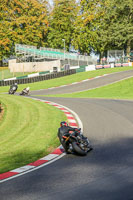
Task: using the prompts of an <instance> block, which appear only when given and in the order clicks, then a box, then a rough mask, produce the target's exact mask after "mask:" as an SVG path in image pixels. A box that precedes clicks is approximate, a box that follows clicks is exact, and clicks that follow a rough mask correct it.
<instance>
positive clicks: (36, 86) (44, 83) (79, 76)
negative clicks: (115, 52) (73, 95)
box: [0, 67, 133, 93]
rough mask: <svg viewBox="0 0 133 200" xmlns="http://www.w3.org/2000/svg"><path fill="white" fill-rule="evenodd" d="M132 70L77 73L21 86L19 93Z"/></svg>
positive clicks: (6, 88)
mask: <svg viewBox="0 0 133 200" xmlns="http://www.w3.org/2000/svg"><path fill="white" fill-rule="evenodd" d="M132 69H133V67H117V68H112V69H101V70H96V71H89V72H81V73H76V74H73V75H70V76H65V77H61V78H56V79H51V80H46V81H40V82H35V83H30V84H21V85H19V87H18V91H21V90H22V89H23V88H25V87H27V86H29V87H30V90H31V91H32V90H39V89H47V88H51V87H58V86H61V85H67V84H71V83H73V82H78V81H82V80H85V79H88V78H93V77H96V76H101V75H104V74H110V73H115V72H120V71H127V70H132ZM8 90H9V86H4V87H0V93H2V92H7V91H8Z"/></svg>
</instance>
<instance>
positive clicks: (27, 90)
mask: <svg viewBox="0 0 133 200" xmlns="http://www.w3.org/2000/svg"><path fill="white" fill-rule="evenodd" d="M29 92H30V87H27V88H24V89H23V90H22V92H21V94H22V95H23V94H27V95H28V94H29Z"/></svg>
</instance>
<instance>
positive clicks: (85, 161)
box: [0, 70, 133, 200]
mask: <svg viewBox="0 0 133 200" xmlns="http://www.w3.org/2000/svg"><path fill="white" fill-rule="evenodd" d="M127 74H128V75H127ZM117 75H118V80H120V76H121V79H123V78H124V76H126V77H128V76H130V75H131V76H132V75H133V71H132V70H131V71H130V72H125V73H117ZM107 77H110V78H109V79H110V82H111V77H112V82H113V81H114V79H113V78H114V75H109V76H107ZM107 77H106V78H107ZM103 79H104V81H105V77H103V78H99V79H96V80H95V81H96V82H97V81H99V85H100V84H103ZM116 79H117V78H116V75H115V81H117V80H116ZM95 81H94V80H92V82H93V83H94V82H95ZM92 82H91V81H89V82H87V84H88V86H89V84H91V87H93V83H92ZM101 82H102V83H101ZM106 83H108V80H107V81H106ZM84 84H85V85H86V82H84ZM95 84H96V83H95ZM95 84H94V87H95ZM81 85H82V86H81V87H83V83H81ZM75 86H76V85H75ZM77 86H78V88H79V90H80V89H81V88H80V83H79V84H77ZM70 87H71V86H66V87H64V89H65V92H67V91H68V92H69V91H70V90H71V89H70ZM85 87H86V86H85ZM67 89H68V90H67ZM85 89H86V88H85ZM53 90H54V89H53ZM56 90H58V91H59V90H60V88H57V89H56ZM61 90H63V88H61ZM47 91H52V90H47ZM40 92H42V94H43V91H40ZM45 92H46V90H45ZM45 92H44V93H45ZM32 94H33V95H35V94H38V92H33V93H32ZM39 98H41V99H47V100H50V101H53V102H56V103H59V104H61V105H64V106H67V107H68V108H70V109H72V110H73V111H75V112H76V113H77V114H78V115H79V117H80V119H81V121H82V123H83V126H84V134H85V135H86V136H87V137H88V138H89V140H90V141H91V143H92V145H93V146H94V150H93V151H92V152H90V153H88V155H87V156H85V157H81V156H76V155H66V156H64V157H63V158H61V159H60V160H57V161H56V162H54V163H52V164H50V165H47V166H45V167H42V168H40V169H38V170H36V171H33V172H30V173H27V174H25V175H23V176H20V177H17V178H14V179H11V180H8V181H6V182H3V183H1V184H0V200H68V199H70V200H75V199H76V200H133V172H132V170H133V145H132V144H133V101H124V100H104V99H100V100H99V99H78V98H77V99H71V98H68V99H66V98H52V97H51V98H50V97H49V98H48V97H47V98H46V97H39Z"/></svg>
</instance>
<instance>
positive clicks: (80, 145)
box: [62, 129, 93, 156]
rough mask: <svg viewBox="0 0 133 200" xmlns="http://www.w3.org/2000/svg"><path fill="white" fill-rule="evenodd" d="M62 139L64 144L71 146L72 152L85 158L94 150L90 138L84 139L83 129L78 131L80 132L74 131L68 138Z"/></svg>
mask: <svg viewBox="0 0 133 200" xmlns="http://www.w3.org/2000/svg"><path fill="white" fill-rule="evenodd" d="M62 138H63V140H64V142H65V143H66V144H67V145H69V149H70V150H71V152H74V153H77V154H79V155H82V156H84V155H86V154H87V153H88V152H89V151H91V150H92V149H93V148H92V146H91V145H90V142H89V140H88V138H87V137H84V136H83V134H82V133H81V129H78V131H74V132H72V133H70V134H69V135H67V136H66V135H64V136H63V137H62Z"/></svg>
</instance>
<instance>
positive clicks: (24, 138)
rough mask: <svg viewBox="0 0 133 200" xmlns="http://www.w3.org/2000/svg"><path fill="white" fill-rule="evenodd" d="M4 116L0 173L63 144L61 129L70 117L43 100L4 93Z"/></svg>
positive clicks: (0, 97)
mask: <svg viewBox="0 0 133 200" xmlns="http://www.w3.org/2000/svg"><path fill="white" fill-rule="evenodd" d="M0 101H1V102H2V105H3V107H4V116H3V117H2V119H1V120H0V173H3V172H6V171H9V170H12V169H14V168H18V167H20V166H23V165H26V164H28V163H31V162H33V161H36V160H37V159H39V158H41V157H43V156H45V155H47V154H48V153H49V152H52V151H53V149H55V148H56V147H57V146H58V145H59V140H58V138H57V130H58V127H59V124H60V121H62V120H66V116H65V115H64V113H63V112H62V111H60V110H59V109H57V108H55V107H53V106H50V105H47V104H45V103H43V102H39V101H35V100H32V99H28V98H22V97H19V96H11V95H0Z"/></svg>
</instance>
